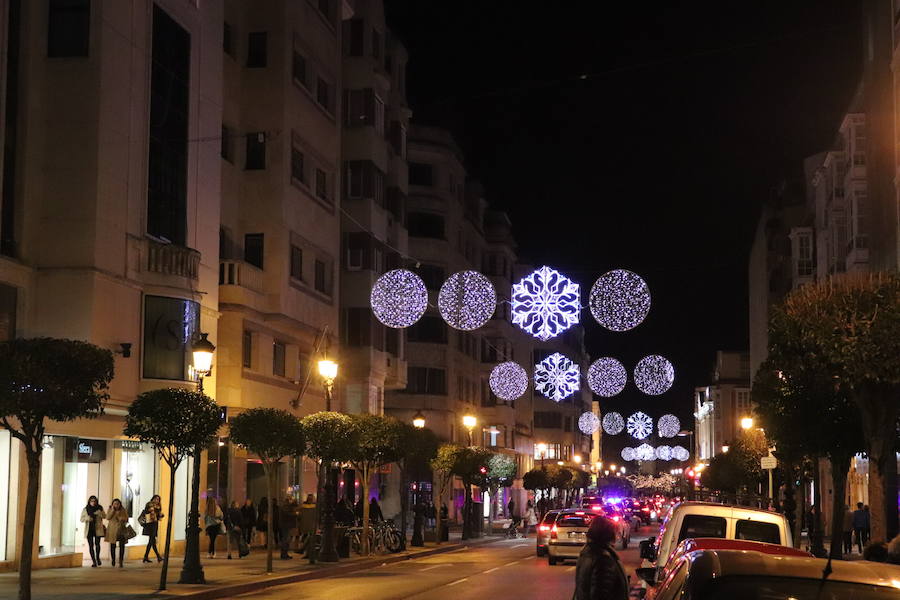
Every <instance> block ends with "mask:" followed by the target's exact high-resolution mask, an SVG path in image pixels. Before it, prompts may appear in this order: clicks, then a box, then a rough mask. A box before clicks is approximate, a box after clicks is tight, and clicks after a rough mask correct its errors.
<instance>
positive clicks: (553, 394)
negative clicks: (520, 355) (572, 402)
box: [534, 352, 581, 402]
mask: <svg viewBox="0 0 900 600" xmlns="http://www.w3.org/2000/svg"><path fill="white" fill-rule="evenodd" d="M580 387H581V369H580V368H579V367H578V365H577V364H575V363H574V362H572V360H571V359H569V358H567V357H566V356H563V355H562V354H560V353H559V352H554V353H553V354H551V355H550V356H548V357H547V358H545V359H544V360H542V361H541V362H539V363H538V364H536V365H534V389H536V390H537V391H539V392H540V393H541V394H543V395H544V396H545V397H547V398H549V399H551V400H554V401H556V402H561V401H563V400H565V399H566V398H568V397H569V396H571V395H572V394H574V393H575V392H577V391H578V390H579V389H580Z"/></svg>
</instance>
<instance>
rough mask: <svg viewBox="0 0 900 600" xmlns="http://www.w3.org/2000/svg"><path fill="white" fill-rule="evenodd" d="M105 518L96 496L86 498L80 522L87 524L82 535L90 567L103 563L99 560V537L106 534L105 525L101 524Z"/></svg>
mask: <svg viewBox="0 0 900 600" xmlns="http://www.w3.org/2000/svg"><path fill="white" fill-rule="evenodd" d="M105 518H106V513H105V512H104V511H103V507H102V506H101V505H100V501H99V500H98V499H97V496H91V497H90V498H88V501H87V506H85V507H84V509H82V511H81V522H82V523H86V524H87V525H86V526H85V528H84V537H86V538H87V546H88V551H89V552H90V553H91V563H92V564H91V566H92V567H99V566H100V565H102V564H103V563H102V562H101V560H100V538H102V537H103V536H104V535H105V534H106V527H104V526H103V519H105Z"/></svg>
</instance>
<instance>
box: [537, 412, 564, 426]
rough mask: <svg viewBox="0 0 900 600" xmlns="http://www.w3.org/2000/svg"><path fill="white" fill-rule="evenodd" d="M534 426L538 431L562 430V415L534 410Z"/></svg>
mask: <svg viewBox="0 0 900 600" xmlns="http://www.w3.org/2000/svg"><path fill="white" fill-rule="evenodd" d="M534 426H535V427H537V428H540V429H562V413H559V412H556V411H540V410H536V411H534Z"/></svg>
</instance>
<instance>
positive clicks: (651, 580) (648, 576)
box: [634, 567, 656, 585]
mask: <svg viewBox="0 0 900 600" xmlns="http://www.w3.org/2000/svg"><path fill="white" fill-rule="evenodd" d="M634 572H635V573H637V576H638V577H640V578H641V579H642V580H643V581H644V582H645V583H646V584H647V585H656V567H644V568H641V569H635V570H634Z"/></svg>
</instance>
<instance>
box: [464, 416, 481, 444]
mask: <svg viewBox="0 0 900 600" xmlns="http://www.w3.org/2000/svg"><path fill="white" fill-rule="evenodd" d="M462 422H463V427H465V428H466V429H467V430H468V431H469V445H470V446H471V445H472V430H473V429H475V426H476V425H478V419H476V418H475V416H474V415H464V416H463V418H462Z"/></svg>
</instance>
